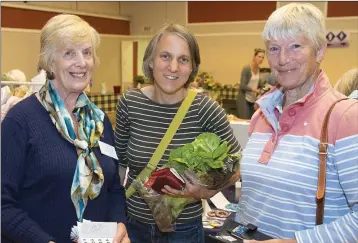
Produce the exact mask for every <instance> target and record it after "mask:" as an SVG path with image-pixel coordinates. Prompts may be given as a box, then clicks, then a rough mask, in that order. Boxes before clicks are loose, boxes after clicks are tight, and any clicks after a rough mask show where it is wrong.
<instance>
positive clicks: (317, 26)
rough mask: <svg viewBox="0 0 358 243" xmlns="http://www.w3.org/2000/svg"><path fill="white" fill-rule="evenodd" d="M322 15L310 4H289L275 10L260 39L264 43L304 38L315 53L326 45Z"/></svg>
mask: <svg viewBox="0 0 358 243" xmlns="http://www.w3.org/2000/svg"><path fill="white" fill-rule="evenodd" d="M325 35H326V27H325V19H324V16H323V13H322V12H321V11H320V10H319V9H318V8H317V7H315V6H314V5H312V4H310V3H290V4H287V5H285V6H283V7H280V8H278V9H276V10H275V11H274V12H273V13H272V14H271V15H270V17H269V18H268V20H267V22H266V25H265V27H264V31H263V32H262V39H263V40H264V42H265V43H267V42H268V41H271V40H278V39H291V38H292V39H294V38H296V37H298V36H305V37H306V38H307V39H308V40H310V41H311V42H312V44H313V46H314V49H315V50H316V51H317V50H319V49H320V48H321V47H322V46H324V45H325V44H326V37H325Z"/></svg>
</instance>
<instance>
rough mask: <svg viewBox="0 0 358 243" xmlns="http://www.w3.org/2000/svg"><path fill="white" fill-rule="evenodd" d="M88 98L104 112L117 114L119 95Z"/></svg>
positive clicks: (91, 95) (95, 95) (94, 95)
mask: <svg viewBox="0 0 358 243" xmlns="http://www.w3.org/2000/svg"><path fill="white" fill-rule="evenodd" d="M88 98H89V99H90V100H91V101H92V102H93V103H95V104H96V105H97V106H98V107H99V108H100V109H101V110H102V111H104V112H106V113H107V112H113V111H114V112H115V111H116V105H117V102H118V99H119V95H115V94H113V93H112V94H105V95H101V94H89V95H88Z"/></svg>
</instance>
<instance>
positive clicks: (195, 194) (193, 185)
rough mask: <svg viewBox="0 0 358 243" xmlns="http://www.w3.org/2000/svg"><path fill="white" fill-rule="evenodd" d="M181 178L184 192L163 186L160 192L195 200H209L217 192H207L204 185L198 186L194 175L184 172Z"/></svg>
mask: <svg viewBox="0 0 358 243" xmlns="http://www.w3.org/2000/svg"><path fill="white" fill-rule="evenodd" d="M183 178H184V180H185V189H184V190H176V189H174V188H171V187H170V186H167V185H165V186H164V188H163V189H162V192H163V193H165V194H168V195H170V196H172V197H188V198H194V199H197V200H201V199H209V198H211V197H212V196H214V195H215V194H216V193H217V192H218V191H217V190H209V189H208V188H207V187H206V186H205V185H202V184H200V183H199V182H198V181H197V180H196V178H195V174H194V175H193V174H192V173H190V172H185V173H184V175H183Z"/></svg>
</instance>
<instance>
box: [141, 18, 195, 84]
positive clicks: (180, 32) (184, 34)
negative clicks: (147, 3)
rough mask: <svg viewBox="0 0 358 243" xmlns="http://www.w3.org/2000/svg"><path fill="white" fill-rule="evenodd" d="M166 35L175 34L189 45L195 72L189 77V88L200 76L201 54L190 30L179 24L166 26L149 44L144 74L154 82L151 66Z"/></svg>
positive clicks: (145, 54)
mask: <svg viewBox="0 0 358 243" xmlns="http://www.w3.org/2000/svg"><path fill="white" fill-rule="evenodd" d="M164 34H173V35H176V36H179V37H180V38H182V39H183V40H185V41H186V42H187V43H188V46H189V52H190V56H191V62H192V65H193V66H192V69H193V70H192V72H191V74H190V76H189V79H188V82H187V83H186V84H185V86H186V87H187V86H188V85H189V83H190V82H192V81H193V80H194V79H195V77H196V75H197V74H198V70H199V65H200V52H199V45H198V42H197V40H196V38H195V37H194V35H193V34H192V33H191V32H190V31H189V30H188V29H186V28H185V27H183V26H181V25H179V24H174V23H167V24H165V25H164V26H163V27H162V28H161V29H160V30H159V31H158V32H157V34H156V35H155V36H154V37H153V38H152V40H151V41H150V42H149V44H148V46H147V48H146V50H145V53H144V57H143V66H142V70H143V73H144V75H145V76H146V77H147V78H149V80H150V81H151V82H153V81H154V76H153V68H151V65H152V63H153V58H154V55H155V51H156V49H157V46H158V43H159V41H160V39H161V38H162V36H163V35H164Z"/></svg>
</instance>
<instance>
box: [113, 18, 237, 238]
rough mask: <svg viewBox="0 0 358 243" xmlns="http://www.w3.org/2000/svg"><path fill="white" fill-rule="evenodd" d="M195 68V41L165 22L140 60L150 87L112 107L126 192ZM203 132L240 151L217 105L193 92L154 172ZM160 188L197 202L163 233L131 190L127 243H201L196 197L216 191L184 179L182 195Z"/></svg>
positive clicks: (199, 205) (129, 93) (199, 206)
mask: <svg viewBox="0 0 358 243" xmlns="http://www.w3.org/2000/svg"><path fill="white" fill-rule="evenodd" d="M199 64H200V55H199V46H198V43H197V41H196V39H195V37H194V36H193V35H192V34H191V33H190V32H189V31H188V30H187V29H185V28H184V27H183V26H181V25H177V24H166V25H165V26H164V27H163V28H162V29H160V30H159V32H158V33H157V34H156V35H155V36H154V37H153V38H152V40H151V41H150V43H149V45H148V46H147V49H146V51H145V54H144V58H143V73H144V74H145V75H146V76H147V78H149V79H150V81H151V82H152V85H149V86H146V87H143V88H141V89H132V90H129V91H127V92H126V93H124V94H123V95H122V96H121V97H120V99H119V101H118V105H117V120H116V129H115V144H116V151H117V155H118V158H119V168H120V175H124V174H125V172H126V168H127V167H129V173H128V181H127V183H126V188H128V187H129V186H130V185H131V184H132V182H133V180H134V179H135V178H136V177H137V176H138V174H139V173H140V172H141V171H142V170H143V169H144V168H145V167H146V166H147V164H148V162H149V160H150V158H151V156H152V154H153V153H154V151H155V150H156V148H157V146H158V144H159V143H160V141H161V139H162V138H163V136H164V134H165V132H166V130H167V129H168V127H169V124H170V123H171V122H172V120H173V118H174V116H175V114H176V113H177V111H178V109H179V107H180V105H181V103H182V101H183V100H184V98H185V97H186V96H187V93H188V90H189V88H188V86H189V83H190V82H192V81H193V80H194V78H195V76H196V74H197V72H198V68H199ZM203 132H213V133H216V134H217V135H218V136H219V137H220V138H221V139H222V140H224V141H227V142H228V143H229V144H231V146H232V147H231V152H233V153H234V152H239V151H240V145H239V144H238V142H237V140H236V139H235V137H234V134H233V131H232V129H231V127H230V123H229V122H228V120H227V118H226V113H225V111H224V110H223V109H222V108H221V107H220V105H219V104H218V103H217V102H215V101H213V100H211V99H210V98H208V97H207V96H206V95H204V94H202V93H197V94H196V96H195V99H194V101H193V103H192V104H191V106H190V108H189V110H188V112H187V114H186V116H185V118H184V120H183V122H182V123H181V125H180V127H179V128H178V130H177V132H176V134H175V135H174V137H173V139H172V140H171V142H170V144H169V145H168V147H167V149H166V150H165V152H164V154H163V156H162V158H161V160H160V162H159V164H158V165H157V169H158V168H160V167H161V166H163V164H165V163H166V162H167V160H168V157H169V153H170V151H171V150H173V149H176V148H178V147H181V146H183V145H184V144H187V143H191V142H193V141H194V140H195V138H196V137H197V136H199V135H200V134H201V133H203ZM122 178H123V177H122ZM237 179H238V175H234V176H233V177H232V178H231V180H230V181H229V184H233V183H234V182H235V181H236V180H237ZM163 190H164V191H163V192H164V193H166V194H168V195H171V196H175V197H191V198H194V199H197V201H196V202H195V203H192V204H188V205H187V206H186V207H185V208H184V210H183V212H182V213H181V215H179V217H178V219H177V221H176V222H175V224H176V228H175V231H174V232H165V233H164V232H161V231H160V230H159V228H158V226H157V225H156V223H155V220H154V219H153V216H152V212H151V210H150V209H149V207H148V205H147V204H146V202H145V201H144V200H143V199H142V198H141V197H140V196H139V195H138V193H137V192H135V193H134V194H133V195H132V196H131V197H129V198H128V199H127V202H128V203H127V205H128V220H127V229H128V234H129V238H130V240H131V242H132V243H143V242H161V243H166V242H170V243H183V242H186V243H203V242H204V231H203V224H202V213H203V209H202V203H201V199H202V198H210V197H212V196H213V195H215V194H216V193H217V192H218V191H215V190H207V189H206V188H204V187H201V186H200V185H198V184H192V183H190V182H189V181H187V182H186V188H185V190H183V191H178V190H175V189H173V188H170V187H169V186H167V185H166V186H165V189H163Z"/></svg>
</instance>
